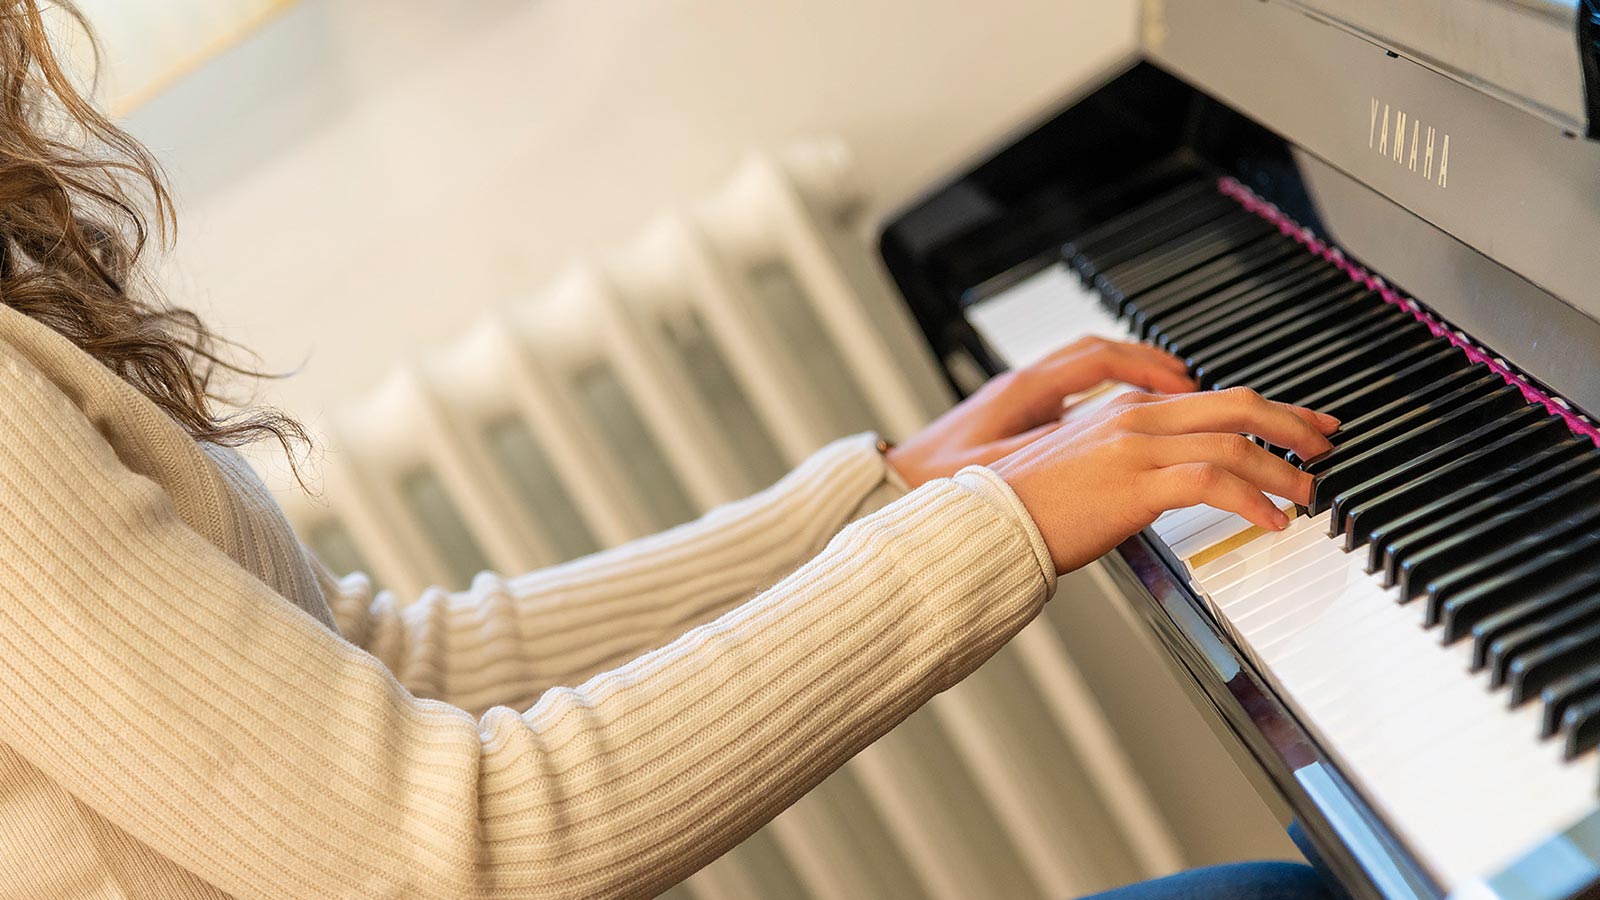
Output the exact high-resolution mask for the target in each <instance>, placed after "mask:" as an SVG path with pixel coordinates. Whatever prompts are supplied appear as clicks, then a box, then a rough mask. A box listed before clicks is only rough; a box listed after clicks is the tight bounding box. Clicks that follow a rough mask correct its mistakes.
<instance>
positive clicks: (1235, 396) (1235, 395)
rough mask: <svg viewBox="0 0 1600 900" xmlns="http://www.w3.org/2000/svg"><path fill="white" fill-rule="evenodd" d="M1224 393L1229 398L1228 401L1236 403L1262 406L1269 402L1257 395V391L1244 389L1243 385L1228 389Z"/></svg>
mask: <svg viewBox="0 0 1600 900" xmlns="http://www.w3.org/2000/svg"><path fill="white" fill-rule="evenodd" d="M1223 393H1224V394H1226V395H1227V396H1228V399H1230V400H1233V401H1234V402H1236V403H1246V404H1249V405H1251V406H1260V405H1262V404H1264V403H1266V402H1267V401H1266V399H1265V398H1263V397H1262V396H1261V395H1260V394H1258V393H1256V392H1255V390H1253V389H1251V388H1248V387H1244V386H1243V385H1240V386H1238V387H1231V388H1228V389H1227V390H1226V391H1224V392H1223Z"/></svg>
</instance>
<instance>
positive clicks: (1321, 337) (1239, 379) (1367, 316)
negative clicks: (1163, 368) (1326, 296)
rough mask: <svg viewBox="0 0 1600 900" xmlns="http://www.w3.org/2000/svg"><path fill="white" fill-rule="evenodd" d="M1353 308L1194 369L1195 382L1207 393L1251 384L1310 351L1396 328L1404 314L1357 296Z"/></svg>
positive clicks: (1331, 311) (1287, 328)
mask: <svg viewBox="0 0 1600 900" xmlns="http://www.w3.org/2000/svg"><path fill="white" fill-rule="evenodd" d="M1352 303H1353V304H1354V305H1353V306H1348V307H1345V308H1343V309H1341V308H1338V307H1330V308H1328V309H1324V310H1321V311H1319V313H1318V314H1317V315H1316V316H1314V317H1311V318H1307V319H1303V320H1300V321H1297V322H1293V323H1290V324H1286V325H1284V326H1283V327H1282V328H1279V329H1276V330H1274V331H1273V332H1271V333H1270V334H1267V335H1264V336H1263V337H1262V339H1261V340H1260V341H1258V342H1252V343H1251V344H1249V345H1246V346H1245V347H1240V348H1239V349H1238V350H1236V351H1234V352H1233V353H1231V354H1228V355H1227V357H1226V358H1222V359H1216V360H1207V361H1205V362H1202V363H1201V364H1199V365H1197V366H1195V367H1194V378H1195V382H1196V383H1198V384H1199V385H1200V386H1201V387H1202V388H1204V389H1206V390H1212V389H1215V388H1219V387H1231V386H1233V385H1236V384H1249V383H1250V381H1251V379H1252V377H1255V376H1259V375H1261V374H1263V373H1265V372H1271V371H1274V370H1276V369H1278V368H1281V367H1282V366H1284V365H1286V364H1288V363H1289V362H1290V361H1292V360H1296V359H1299V358H1301V356H1302V355H1303V354H1305V353H1306V352H1307V351H1308V350H1310V349H1313V348H1323V347H1327V346H1328V345H1330V344H1332V343H1333V342H1335V341H1339V340H1342V339H1344V338H1346V337H1348V336H1351V335H1354V334H1356V333H1358V332H1363V333H1364V332H1368V331H1371V330H1372V329H1374V328H1381V329H1382V328H1393V327H1397V326H1398V324H1399V320H1400V317H1401V316H1403V315H1404V314H1403V313H1401V312H1400V311H1399V310H1397V309H1395V308H1394V307H1392V306H1389V305H1387V304H1385V303H1382V302H1381V301H1380V302H1379V303H1377V304H1376V305H1373V304H1368V303H1363V302H1362V298H1361V297H1360V296H1357V297H1356V298H1354V300H1353V301H1352Z"/></svg>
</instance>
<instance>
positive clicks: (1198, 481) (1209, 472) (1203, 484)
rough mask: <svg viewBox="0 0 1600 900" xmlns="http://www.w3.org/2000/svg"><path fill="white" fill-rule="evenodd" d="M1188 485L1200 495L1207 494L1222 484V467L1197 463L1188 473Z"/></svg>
mask: <svg viewBox="0 0 1600 900" xmlns="http://www.w3.org/2000/svg"><path fill="white" fill-rule="evenodd" d="M1189 478H1190V483H1191V484H1193V485H1194V487H1195V489H1196V490H1198V491H1200V492H1201V493H1209V492H1210V491H1213V490H1215V489H1216V488H1217V487H1218V486H1219V485H1221V484H1222V467H1221V466H1219V465H1217V464H1215V463H1199V464H1197V465H1196V466H1195V467H1194V468H1193V469H1191V470H1190V471H1189Z"/></svg>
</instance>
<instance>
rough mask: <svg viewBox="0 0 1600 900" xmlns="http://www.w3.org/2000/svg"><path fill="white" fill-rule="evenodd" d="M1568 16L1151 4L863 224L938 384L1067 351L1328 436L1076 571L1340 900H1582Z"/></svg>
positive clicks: (1591, 541)
mask: <svg viewBox="0 0 1600 900" xmlns="http://www.w3.org/2000/svg"><path fill="white" fill-rule="evenodd" d="M1597 6H1600V4H1594V3H1591V2H1588V0H1585V2H1582V3H1577V2H1562V0H1450V2H1446V0H1406V2H1404V3H1380V2H1376V0H1147V2H1145V3H1143V4H1142V17H1143V19H1142V24H1141V35H1142V36H1141V46H1140V51H1139V54H1138V56H1137V58H1135V59H1131V60H1129V61H1128V62H1127V63H1126V64H1125V65H1124V66H1122V67H1120V68H1119V69H1118V70H1117V71H1115V72H1113V73H1109V74H1108V75H1107V76H1106V77H1105V79H1104V80H1103V82H1101V83H1099V84H1097V85H1095V86H1094V88H1093V89H1092V90H1089V91H1086V92H1084V93H1083V94H1082V95H1081V96H1079V97H1077V98H1075V99H1073V100H1072V101H1071V102H1069V103H1068V104H1066V105H1065V107H1064V108H1062V109H1060V110H1059V111H1057V112H1056V113H1054V114H1053V115H1051V116H1049V117H1048V118H1045V119H1043V120H1041V121H1039V122H1036V123H1034V124H1033V125H1032V126H1031V127H1029V128H1027V129H1024V130H1023V131H1021V132H1019V133H1018V134H1016V135H1015V136H1014V137H1013V138H1012V139H1011V140H1009V141H1008V142H1006V143H1005V145H1004V146H1000V147H996V148H994V149H993V151H992V152H990V153H989V154H987V156H986V158H984V159H982V160H981V161H980V162H978V163H976V164H975V165H972V166H971V167H969V168H968V169H966V170H965V171H962V172H957V173H954V174H953V175H952V176H951V177H950V178H949V179H948V180H946V181H944V182H942V183H940V184H939V185H937V186H935V187H934V188H932V189H931V190H929V191H928V192H927V193H926V194H925V195H923V196H921V197H919V198H917V199H916V200H915V201H914V202H912V203H910V204H909V205H907V206H906V207H904V208H903V209H902V210H900V211H899V212H897V213H896V214H895V215H894V216H892V217H891V218H890V219H889V220H888V221H887V222H886V223H885V225H884V227H883V230H882V232H881V235H880V242H879V246H880V251H881V253H882V257H883V261H884V263H885V265H886V266H887V268H888V270H889V272H890V274H891V275H892V277H893V278H894V280H895V282H896V283H897V284H898V286H899V288H900V290H901V292H902V294H903V295H904V296H905V298H906V301H907V303H908V304H909V306H910V309H911V311H912V313H913V314H914V315H915V317H916V319H917V321H918V323H919V324H920V325H921V328H922V332H923V334H924V336H925V337H926V339H927V341H928V343H929V346H930V347H931V349H932V351H933V352H934V354H935V355H936V356H937V358H938V359H939V360H940V361H941V362H942V364H943V366H944V370H945V373H946V375H947V376H948V378H949V379H950V381H951V383H952V384H953V385H955V386H956V387H957V388H958V390H962V391H970V390H971V389H973V388H974V387H975V386H976V385H977V384H979V383H981V381H982V380H983V379H984V378H987V377H988V376H990V375H993V374H995V373H997V372H1000V371H1003V370H1005V369H1007V368H1008V367H1015V366H1022V365H1026V364H1027V363H1029V362H1031V361H1033V360H1034V359H1036V358H1038V357H1039V356H1040V355H1042V354H1043V353H1045V352H1047V351H1048V350H1050V349H1052V348H1054V347H1056V346H1059V345H1061V344H1063V343H1065V342H1068V341H1070V340H1072V339H1074V338H1077V337H1079V336H1082V335H1087V334H1097V335H1108V336H1115V337H1119V338H1137V339H1140V340H1145V341H1149V342H1152V343H1155V344H1157V345H1159V346H1162V347H1165V348H1167V349H1169V350H1171V351H1172V352H1174V353H1176V354H1177V355H1179V356H1180V357H1182V358H1183V359H1184V360H1185V361H1186V362H1187V363H1188V365H1189V367H1190V370H1191V372H1192V374H1194V375H1195V376H1196V378H1197V379H1198V381H1199V383H1200V384H1201V386H1202V388H1203V389H1217V388H1226V387H1230V386H1234V385H1245V386H1249V387H1251V388H1254V389H1256V390H1258V391H1260V392H1261V393H1263V394H1265V395H1266V396H1268V397H1270V398H1273V399H1278V400H1284V401H1288V402H1292V403H1297V404H1302V405H1306V406H1310V407H1312V408H1315V409H1318V410H1321V411H1324V412H1328V413H1331V414H1333V415H1335V416H1337V417H1338V418H1340V419H1341V420H1342V422H1343V425H1342V427H1341V429H1340V431H1339V432H1338V433H1337V434H1336V435H1335V436H1334V438H1333V442H1334V444H1335V447H1334V449H1333V450H1332V451H1330V452H1329V453H1327V454H1325V455H1324V456H1322V457H1319V458H1315V459H1310V460H1301V459H1297V458H1295V457H1293V456H1292V455H1289V454H1286V455H1287V456H1288V458H1289V459H1290V461H1291V462H1294V463H1295V464H1297V465H1299V466H1300V467H1302V468H1303V469H1305V470H1307V471H1309V472H1311V473H1312V474H1313V475H1314V476H1315V485H1316V486H1315V490H1314V497H1313V498H1312V501H1311V503H1310V505H1309V506H1308V507H1306V508H1303V509H1300V510H1298V513H1299V514H1298V515H1297V516H1296V518H1295V519H1294V521H1293V522H1292V523H1291V525H1290V527H1289V528H1288V529H1287V530H1285V531H1283V532H1280V533H1265V532H1260V533H1258V532H1254V531H1252V530H1251V529H1249V527H1248V526H1247V524H1246V523H1243V522H1242V521H1241V520H1239V519H1237V517H1234V516H1232V515H1230V514H1227V513H1224V512H1220V511H1217V510H1214V509H1210V508H1208V507H1196V508H1193V509H1187V510H1178V511H1174V512H1171V513H1168V514H1166V515H1164V516H1162V517H1161V519H1159V520H1158V521H1157V522H1156V523H1155V524H1154V525H1153V526H1152V527H1151V528H1149V529H1147V530H1146V531H1145V532H1144V533H1142V534H1140V535H1138V536H1136V537H1134V538H1133V539H1131V540H1129V541H1128V542H1126V543H1125V544H1123V545H1122V546H1121V547H1120V548H1119V549H1118V550H1117V551H1116V552H1115V553H1114V554H1112V556H1111V557H1109V558H1108V559H1107V560H1106V561H1105V562H1104V564H1105V565H1108V566H1110V567H1111V569H1112V571H1113V574H1114V575H1115V577H1116V579H1117V580H1118V582H1119V584H1121V585H1122V586H1123V588H1124V589H1125V590H1126V591H1127V592H1128V593H1129V594H1130V596H1131V597H1132V598H1133V601H1134V604H1135V606H1136V607H1137V608H1138V609H1139V610H1140V611H1141V613H1142V616H1143V618H1144V619H1145V621H1146V622H1147V623H1148V624H1149V626H1150V627H1151V628H1152V629H1153V630H1154V632H1155V634H1156V636H1157V637H1158V639H1159V641H1160V643H1161V645H1162V646H1163V647H1164V648H1165V649H1166V650H1167V651H1168V652H1169V654H1170V656H1171V661H1172V663H1173V665H1174V666H1175V667H1177V668H1178V669H1179V670H1180V671H1181V672H1182V673H1183V674H1184V675H1185V676H1186V678H1187V679H1188V681H1189V682H1190V684H1191V686H1192V687H1193V688H1194V691H1193V693H1194V696H1195V697H1196V699H1197V701H1198V702H1199V703H1200V704H1201V705H1202V707H1203V709H1204V710H1205V711H1206V712H1208V713H1210V714H1212V715H1214V716H1216V717H1217V718H1219V719H1221V721H1222V722H1223V723H1224V724H1225V725H1226V727H1227V729H1228V730H1229V731H1231V732H1232V734H1233V735H1235V736H1236V737H1237V738H1238V741H1237V743H1238V746H1239V749H1240V751H1241V754H1242V756H1243V758H1244V759H1245V760H1247V763H1246V764H1247V765H1249V766H1252V767H1255V768H1257V769H1259V770H1260V772H1261V773H1262V774H1264V775H1265V780H1266V782H1267V783H1269V784H1270V785H1271V787H1272V789H1273V790H1275V791H1277V792H1278V793H1279V794H1281V796H1282V798H1283V800H1285V801H1286V802H1287V803H1288V805H1289V807H1290V808H1291V809H1292V810H1293V812H1294V814H1295V816H1296V818H1297V819H1298V820H1299V821H1300V823H1301V824H1302V826H1303V827H1304V829H1305V831H1306V833H1307V835H1308V836H1309V838H1310V840H1311V841H1312V843H1313V844H1314V845H1315V846H1316V848H1317V850H1318V851H1319V853H1320V855H1321V856H1322V857H1323V859H1324V860H1325V862H1326V864H1327V865H1328V867H1329V868H1330V869H1332V870H1333V873H1334V874H1335V875H1336V877H1337V878H1338V879H1339V880H1340V881H1341V882H1342V883H1343V884H1344V886H1345V887H1346V889H1347V890H1348V891H1349V892H1350V893H1351V894H1352V895H1353V896H1355V897H1361V898H1437V897H1459V898H1502V900H1535V898H1542V900H1557V898H1569V897H1578V896H1597V895H1600V751H1597V747H1600V448H1597V446H1596V440H1597V435H1600V432H1597V430H1596V424H1595V418H1594V417H1593V416H1592V415H1591V412H1597V413H1600V365H1597V364H1596V363H1600V143H1597V142H1596V140H1595V139H1596V137H1597V136H1600V51H1597V46H1600V12H1597V9H1596V7H1597ZM985 52H992V48H990V49H986V50H985ZM1278 452H1280V453H1283V452H1284V451H1281V450H1280V451H1278Z"/></svg>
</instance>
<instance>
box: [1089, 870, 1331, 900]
mask: <svg viewBox="0 0 1600 900" xmlns="http://www.w3.org/2000/svg"><path fill="white" fill-rule="evenodd" d="M1333 896H1334V895H1333V894H1331V893H1329V891H1328V888H1327V886H1326V884H1325V883H1324V882H1323V880H1322V876H1321V875H1318V874H1317V871H1316V870H1315V869H1313V868H1311V867H1310V866H1307V865H1301V864H1299V863H1287V862H1251V863H1232V864H1230V865H1225V866H1211V867H1209V868H1205V869H1193V870H1191V871H1188V872H1180V873H1178V874H1177V875H1169V876H1168V877H1166V878H1157V879H1156V880H1154V881H1145V882H1141V883H1139V884H1130V885H1128V886H1127V887H1120V888H1117V889H1115V890H1110V891H1106V892H1105V893H1103V894H1095V895H1094V896H1093V897H1085V898H1083V900H1333Z"/></svg>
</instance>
